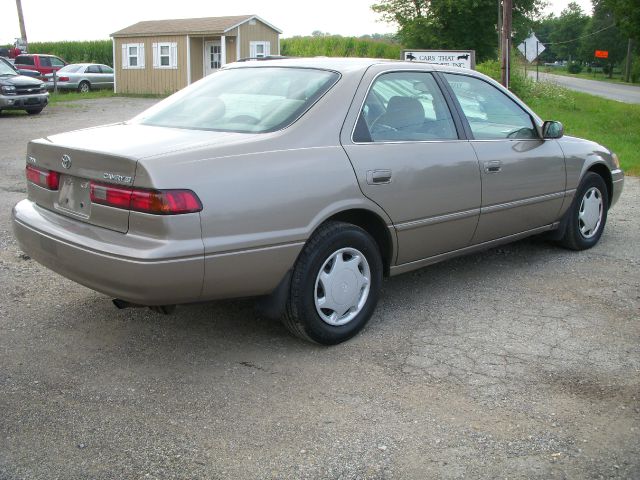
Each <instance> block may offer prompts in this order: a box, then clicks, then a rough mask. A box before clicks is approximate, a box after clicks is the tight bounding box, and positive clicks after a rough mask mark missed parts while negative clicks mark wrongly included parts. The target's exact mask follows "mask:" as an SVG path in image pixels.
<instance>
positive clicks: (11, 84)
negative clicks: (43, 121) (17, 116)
mask: <svg viewBox="0 0 640 480" xmlns="http://www.w3.org/2000/svg"><path fill="white" fill-rule="evenodd" d="M48 102H49V93H48V92H47V88H46V85H45V84H44V83H43V82H41V81H40V80H38V79H36V78H32V77H26V76H24V75H20V74H19V73H18V72H17V70H16V68H14V67H13V66H12V65H11V64H10V63H9V62H7V61H5V60H4V59H0V112H2V110H26V111H27V113H29V114H32V115H34V114H38V113H40V112H41V111H42V110H43V109H44V107H46V106H47V103H48Z"/></svg>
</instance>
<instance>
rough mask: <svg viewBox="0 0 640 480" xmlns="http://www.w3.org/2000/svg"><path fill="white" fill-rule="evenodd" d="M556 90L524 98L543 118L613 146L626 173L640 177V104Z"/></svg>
mask: <svg viewBox="0 0 640 480" xmlns="http://www.w3.org/2000/svg"><path fill="white" fill-rule="evenodd" d="M552 90H558V92H555V94H552V95H536V96H531V97H530V98H523V100H525V102H526V103H527V105H529V106H530V107H531V108H532V109H533V110H534V111H535V112H536V113H537V114H538V115H540V116H541V117H542V118H544V119H546V120H558V121H560V122H562V123H563V125H564V128H565V133H566V134H567V135H573V136H576V137H582V138H586V139H589V140H593V141H594V142H598V143H600V144H601V145H604V146H606V147H607V148H609V149H611V150H612V151H614V152H615V153H617V154H618V157H620V164H621V166H622V168H623V169H624V171H625V173H626V174H628V175H635V176H640V105H638V104H629V103H621V102H616V101H615V100H608V99H606V98H600V97H595V96H593V95H589V94H586V93H580V92H573V91H570V90H567V89H563V88H559V87H553V88H552Z"/></svg>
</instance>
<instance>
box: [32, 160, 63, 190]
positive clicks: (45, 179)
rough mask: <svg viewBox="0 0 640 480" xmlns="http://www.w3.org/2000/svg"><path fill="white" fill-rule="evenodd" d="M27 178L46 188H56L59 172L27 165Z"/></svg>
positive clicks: (58, 182) (58, 181)
mask: <svg viewBox="0 0 640 480" xmlns="http://www.w3.org/2000/svg"><path fill="white" fill-rule="evenodd" d="M26 172H27V180H29V181H30V182H32V183H35V184H36V185H38V186H39V187H42V188H46V189H47V190H58V187H59V186H60V174H59V173H58V172H54V171H52V170H44V169H40V168H36V167H32V166H31V165H27V168H26Z"/></svg>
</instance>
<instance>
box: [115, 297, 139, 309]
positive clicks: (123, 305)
mask: <svg viewBox="0 0 640 480" xmlns="http://www.w3.org/2000/svg"><path fill="white" fill-rule="evenodd" d="M112 302H113V304H114V305H115V306H116V308H118V310H123V309H125V308H140V307H144V305H138V304H137V303H131V302H127V301H126V300H122V299H121V298H114V299H113V300H112Z"/></svg>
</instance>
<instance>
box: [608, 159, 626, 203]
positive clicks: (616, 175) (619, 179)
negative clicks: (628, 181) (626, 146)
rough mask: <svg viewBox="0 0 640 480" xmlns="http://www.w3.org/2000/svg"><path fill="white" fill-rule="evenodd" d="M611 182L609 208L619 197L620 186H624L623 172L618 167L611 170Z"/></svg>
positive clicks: (620, 192)
mask: <svg viewBox="0 0 640 480" xmlns="http://www.w3.org/2000/svg"><path fill="white" fill-rule="evenodd" d="M611 183H612V185H613V192H612V195H611V205H609V208H611V207H613V206H614V205H615V204H616V202H617V201H618V199H619V198H620V195H621V194H622V187H623V186H624V172H623V171H622V170H620V169H619V168H618V169H616V170H613V171H612V172H611Z"/></svg>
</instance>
